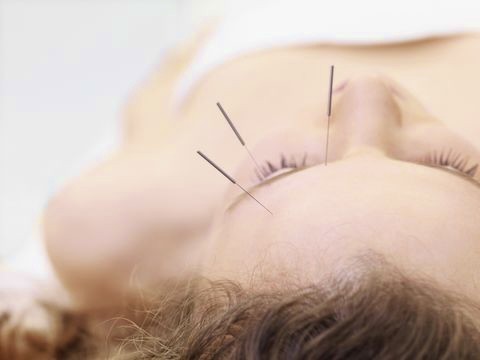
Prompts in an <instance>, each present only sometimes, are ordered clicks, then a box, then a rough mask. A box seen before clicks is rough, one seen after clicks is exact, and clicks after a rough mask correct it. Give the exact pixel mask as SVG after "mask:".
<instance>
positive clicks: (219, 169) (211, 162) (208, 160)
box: [197, 150, 273, 215]
mask: <svg viewBox="0 0 480 360" xmlns="http://www.w3.org/2000/svg"><path fill="white" fill-rule="evenodd" d="M197 154H198V155H200V156H201V157H202V158H204V159H205V160H206V161H207V162H208V163H209V164H210V165H212V166H213V167H214V168H215V169H217V170H218V171H219V172H220V173H221V174H222V175H223V176H225V177H226V178H227V179H228V180H230V181H231V182H232V183H233V184H235V185H237V186H238V187H239V188H240V189H242V190H243V192H245V193H246V194H247V195H248V196H250V197H251V198H252V199H253V200H255V201H256V202H257V203H258V204H259V205H260V206H261V207H263V208H264V209H265V210H267V211H268V212H269V213H270V214H271V215H273V213H272V212H271V211H270V210H268V209H267V208H266V207H265V205H263V204H262V203H261V202H260V201H258V200H257V199H256V198H255V196H253V195H252V194H250V192H248V191H247V190H245V189H244V188H243V187H242V185H240V184H239V183H237V182H236V181H235V179H234V178H232V177H231V176H230V175H228V174H227V173H226V172H225V171H223V170H222V168H221V167H220V166H218V165H217V164H215V162H213V160H210V158H209V157H208V156H207V155H205V154H204V153H203V152H201V151H200V150H197Z"/></svg>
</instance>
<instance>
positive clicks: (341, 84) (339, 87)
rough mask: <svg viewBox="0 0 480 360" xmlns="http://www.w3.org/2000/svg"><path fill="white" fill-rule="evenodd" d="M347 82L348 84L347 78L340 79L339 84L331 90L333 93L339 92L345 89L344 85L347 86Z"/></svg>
mask: <svg viewBox="0 0 480 360" xmlns="http://www.w3.org/2000/svg"><path fill="white" fill-rule="evenodd" d="M347 84H348V79H347V80H345V81H342V82H341V83H340V84H338V85H337V86H335V87H334V88H333V90H332V91H333V92H334V93H337V92H340V91H342V90H343V89H345V87H346V86H347Z"/></svg>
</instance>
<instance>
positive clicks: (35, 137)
mask: <svg viewBox="0 0 480 360" xmlns="http://www.w3.org/2000/svg"><path fill="white" fill-rule="evenodd" d="M239 3H240V2H237V3H236V5H235V6H240V5H239ZM247 3H248V1H242V6H246V4H247ZM229 6H234V5H233V2H231V1H230V2H227V1H225V0H97V1H93V0H92V1H83V0H0V261H1V260H2V259H4V258H5V257H7V256H10V255H11V254H13V253H15V252H18V251H19V249H21V248H22V245H23V244H25V242H26V241H27V240H28V239H29V238H30V237H31V235H32V232H33V231H34V230H33V229H34V228H35V224H36V223H38V219H39V215H40V213H41V210H42V208H43V207H44V205H45V204H46V201H47V199H48V198H49V196H50V195H51V194H52V193H53V192H54V191H55V190H56V189H57V188H58V186H59V185H60V184H61V183H62V181H64V179H65V178H67V177H68V176H70V175H71V174H72V173H74V172H75V171H78V168H79V166H81V164H82V163H84V162H85V161H87V158H88V157H89V156H91V154H90V153H91V152H92V151H94V152H95V151H96V149H95V148H96V147H98V146H109V144H105V142H104V141H103V139H105V138H106V134H107V133H108V132H114V133H117V132H118V127H117V123H118V121H119V120H120V118H121V112H122V108H123V105H124V104H125V101H126V98H127V96H128V95H129V94H130V92H131V91H132V89H134V88H135V87H136V85H138V84H139V83H140V82H141V81H142V80H143V79H144V78H145V77H146V76H147V75H148V74H149V73H150V72H151V71H152V70H153V69H154V68H155V67H157V66H158V64H159V63H160V62H161V59H162V55H163V54H164V53H165V51H166V50H167V49H168V48H169V47H171V46H172V45H173V44H175V43H176V42H178V41H180V40H182V39H184V38H187V37H188V36H189V35H190V34H191V33H192V32H193V31H194V30H195V29H197V28H198V27H199V26H201V25H202V24H203V23H204V22H205V21H207V20H208V19H210V18H212V17H216V16H218V15H221V14H222V13H223V12H224V11H225V10H226V8H227V7H229ZM99 144H100V145H99ZM97 150H98V149H97Z"/></svg>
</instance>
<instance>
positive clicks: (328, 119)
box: [325, 65, 335, 166]
mask: <svg viewBox="0 0 480 360" xmlns="http://www.w3.org/2000/svg"><path fill="white" fill-rule="evenodd" d="M334 71H335V67H334V66H333V65H331V66H330V86H329V89H328V110H327V139H326V141H325V166H327V162H328V138H329V136H330V117H331V116H332V91H333V74H334Z"/></svg>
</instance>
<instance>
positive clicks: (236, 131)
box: [217, 102, 263, 175]
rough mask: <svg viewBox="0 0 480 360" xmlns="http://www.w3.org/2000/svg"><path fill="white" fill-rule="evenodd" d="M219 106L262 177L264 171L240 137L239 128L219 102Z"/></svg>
mask: <svg viewBox="0 0 480 360" xmlns="http://www.w3.org/2000/svg"><path fill="white" fill-rule="evenodd" d="M217 106H218V108H219V109H220V111H221V113H222V114H223V116H224V117H225V119H226V120H227V122H228V125H230V127H231V128H232V130H233V132H234V133H235V135H236V136H237V139H238V141H240V144H242V146H243V147H244V148H245V150H247V153H248V156H250V159H252V161H253V163H254V164H255V167H256V168H257V170H258V171H259V173H260V175H262V174H263V171H262V169H261V168H260V166H259V165H258V163H257V161H256V160H255V158H254V157H253V155H252V153H251V152H250V150H249V149H248V147H247V144H245V141H243V139H242V137H241V136H240V133H239V132H238V130H237V128H236V127H235V125H233V122H232V120H230V117H229V116H228V114H227V112H226V111H225V110H224V109H223V107H222V105H221V104H220V103H219V102H217Z"/></svg>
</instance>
